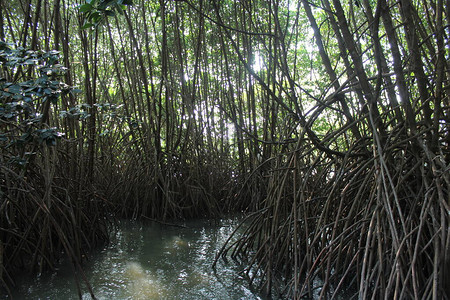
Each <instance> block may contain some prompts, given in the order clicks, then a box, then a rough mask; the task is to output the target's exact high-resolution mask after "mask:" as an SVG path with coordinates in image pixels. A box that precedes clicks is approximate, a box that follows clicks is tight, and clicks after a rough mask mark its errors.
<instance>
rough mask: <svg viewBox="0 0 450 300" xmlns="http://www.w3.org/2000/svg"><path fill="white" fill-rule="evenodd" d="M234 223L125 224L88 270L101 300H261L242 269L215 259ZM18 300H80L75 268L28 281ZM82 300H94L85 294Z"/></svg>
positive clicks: (97, 295) (16, 295)
mask: <svg viewBox="0 0 450 300" xmlns="http://www.w3.org/2000/svg"><path fill="white" fill-rule="evenodd" d="M237 224H238V222H237V220H234V219H225V220H216V221H209V220H197V221H189V222H185V223H183V225H185V226H186V227H184V228H181V227H174V226H164V225H160V224H156V223H151V224H145V225H143V224H140V223H130V222H124V223H122V224H120V226H119V230H118V231H117V232H116V234H115V235H114V236H113V238H112V240H111V243H110V244H109V245H108V246H107V247H105V248H104V249H101V250H99V251H98V253H94V255H93V256H92V257H91V259H90V260H89V262H88V264H87V266H86V267H85V269H86V274H87V277H88V278H89V281H90V282H91V284H92V287H93V290H94V293H95V296H96V297H97V298H98V299H108V300H109V299H133V300H134V299H196V300H198V299H260V298H259V297H258V296H257V295H256V294H254V293H253V292H252V291H251V290H250V289H249V288H248V285H247V282H246V281H245V280H244V279H243V278H242V277H240V276H239V268H238V267H237V266H236V265H235V264H233V263H229V264H225V263H223V262H220V263H219V264H217V267H216V271H214V270H213V269H212V268H211V264H212V263H213V261H214V258H215V255H216V253H217V252H218V251H219V249H220V247H221V246H222V245H223V243H224V242H225V241H226V239H227V238H228V236H229V234H230V233H231V232H232V231H233V229H234V228H235V227H236V226H237ZM13 296H14V298H13V299H78V294H77V289H76V285H75V281H74V278H73V273H72V268H71V267H70V266H67V267H65V266H61V268H60V269H59V270H58V271H57V272H55V273H54V274H51V275H50V276H41V277H40V278H32V279H24V280H23V281H22V282H20V286H19V287H18V288H17V289H16V290H15V291H14V295H13ZM83 299H91V297H90V294H89V293H88V292H87V291H83Z"/></svg>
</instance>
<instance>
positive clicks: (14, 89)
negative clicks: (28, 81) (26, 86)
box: [5, 84, 22, 94]
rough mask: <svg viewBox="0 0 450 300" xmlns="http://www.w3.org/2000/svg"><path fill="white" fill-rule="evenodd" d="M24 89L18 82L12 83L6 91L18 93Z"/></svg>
mask: <svg viewBox="0 0 450 300" xmlns="http://www.w3.org/2000/svg"><path fill="white" fill-rule="evenodd" d="M21 91H22V88H21V87H20V85H18V84H13V85H10V86H9V87H7V88H6V89H5V92H8V93H11V94H18V93H20V92H21Z"/></svg>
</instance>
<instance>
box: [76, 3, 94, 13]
mask: <svg viewBox="0 0 450 300" xmlns="http://www.w3.org/2000/svg"><path fill="white" fill-rule="evenodd" d="M93 8H94V7H93V6H92V5H91V4H89V3H86V4H83V5H81V6H80V9H79V10H78V11H79V12H80V13H85V12H89V11H91V10H92V9H93Z"/></svg>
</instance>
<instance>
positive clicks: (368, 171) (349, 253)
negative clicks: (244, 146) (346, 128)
mask: <svg viewBox="0 0 450 300" xmlns="http://www.w3.org/2000/svg"><path fill="white" fill-rule="evenodd" d="M410 141H411V140H407V139H405V140H396V141H391V142H390V144H388V145H386V146H385V147H384V149H376V150H374V151H373V154H372V155H370V156H369V155H361V156H359V155H358V154H359V153H357V152H352V151H349V152H348V155H347V156H346V157H339V158H330V156H327V155H325V154H323V153H322V154H320V153H317V152H314V155H316V157H313V154H309V155H302V153H305V152H306V151H305V149H306V147H305V146H304V145H301V144H299V145H297V147H296V148H295V149H294V150H293V151H292V152H290V153H289V154H287V155H286V157H287V159H285V160H284V162H283V163H280V164H279V165H278V166H276V168H275V169H276V170H278V171H274V172H273V173H272V176H271V177H270V180H269V182H270V184H269V189H268V195H267V197H266V199H265V200H264V202H263V204H264V208H263V209H262V210H261V212H260V213H259V214H257V215H255V216H254V217H252V218H251V220H248V223H247V230H246V231H245V232H244V233H243V234H242V235H241V236H240V237H239V239H238V241H237V242H236V243H233V244H232V245H231V244H230V245H227V246H226V247H224V248H223V250H222V253H221V254H222V255H223V256H225V255H227V254H230V255H231V256H232V257H234V258H236V259H240V260H243V261H245V262H246V263H247V264H248V265H249V267H248V269H247V272H246V274H247V275H248V277H249V280H250V282H252V283H253V284H256V285H257V286H259V287H260V289H261V290H262V291H265V292H266V293H269V294H270V293H272V294H280V295H283V297H286V296H287V297H289V298H293V299H301V298H304V297H307V298H311V297H315V298H324V299H325V298H334V299H336V298H337V297H338V296H345V297H354V298H358V299H381V298H386V299H429V298H434V299H448V297H449V294H448V289H447V287H448V282H449V281H448V280H449V278H448V274H447V273H446V269H448V266H449V252H448V249H449V234H448V227H449V224H450V222H449V211H450V210H449V200H448V199H450V193H449V191H450V181H449V172H448V171H449V169H450V166H449V165H448V162H445V160H444V159H443V157H445V155H447V156H448V154H449V153H448V149H446V148H445V147H444V148H441V149H439V151H438V152H437V153H434V152H432V151H431V150H429V149H427V148H426V147H424V146H423V147H422V148H421V150H420V151H417V149H420V148H418V147H420V146H418V145H419V143H417V144H413V143H411V142H410ZM422 145H423V144H422ZM444 152H445V153H444ZM306 153H307V152H306ZM281 161H282V160H280V162H281ZM275 287H276V288H275ZM280 287H282V288H280Z"/></svg>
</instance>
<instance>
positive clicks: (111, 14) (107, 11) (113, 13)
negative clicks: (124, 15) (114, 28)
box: [105, 10, 116, 17]
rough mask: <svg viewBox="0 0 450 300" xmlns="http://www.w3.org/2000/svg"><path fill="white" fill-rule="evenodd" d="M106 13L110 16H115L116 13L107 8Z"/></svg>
mask: <svg viewBox="0 0 450 300" xmlns="http://www.w3.org/2000/svg"><path fill="white" fill-rule="evenodd" d="M105 15H107V16H108V17H114V16H115V15H116V13H115V12H114V11H112V10H105Z"/></svg>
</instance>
